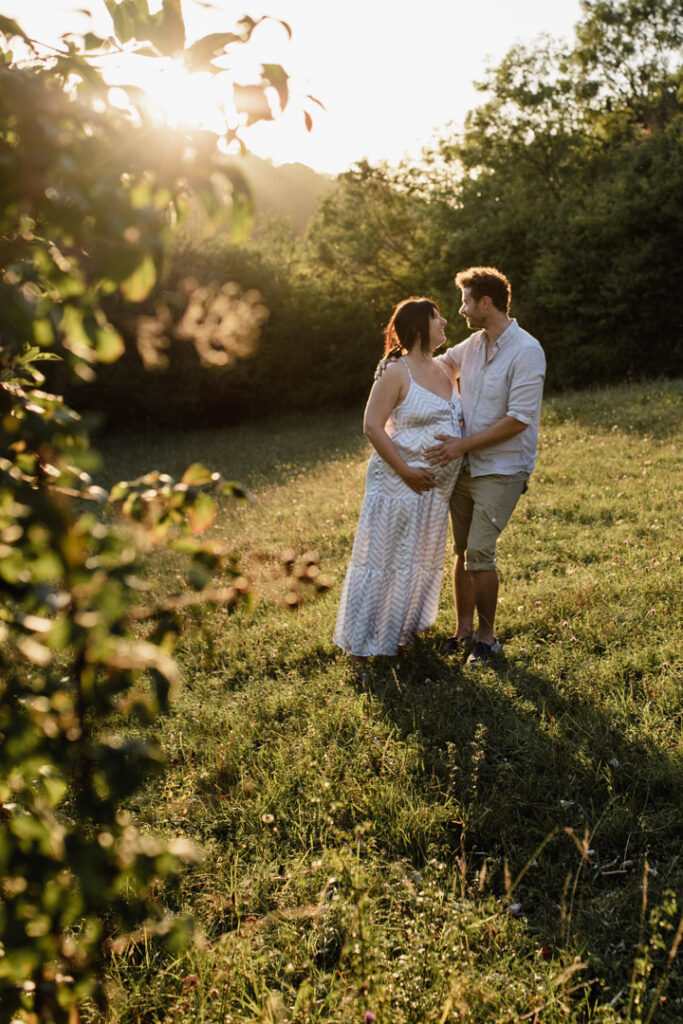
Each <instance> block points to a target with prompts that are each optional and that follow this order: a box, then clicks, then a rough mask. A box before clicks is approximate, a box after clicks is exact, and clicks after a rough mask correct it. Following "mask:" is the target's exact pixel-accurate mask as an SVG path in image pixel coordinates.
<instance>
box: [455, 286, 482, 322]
mask: <svg viewBox="0 0 683 1024" xmlns="http://www.w3.org/2000/svg"><path fill="white" fill-rule="evenodd" d="M482 302H485V300H484V298H482V299H480V300H479V302H477V300H476V299H475V298H474V296H473V295H472V290H471V289H470V288H463V290H462V305H461V306H460V309H459V310H458V312H459V313H460V315H461V316H464V317H465V320H467V326H468V327H471V328H474V329H475V330H479V329H480V328H481V327H485V326H486V311H485V309H483V308H482ZM485 305H486V303H485Z"/></svg>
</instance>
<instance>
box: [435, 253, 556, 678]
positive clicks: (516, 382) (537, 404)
mask: <svg viewBox="0 0 683 1024" xmlns="http://www.w3.org/2000/svg"><path fill="white" fill-rule="evenodd" d="M455 284H456V286H457V287H458V288H460V290H461V292H462V305H461V307H460V310H459V312H460V313H461V315H462V316H464V317H465V319H466V320H467V326H468V327H470V328H472V329H474V331H475V333H474V334H472V335H471V336H470V337H469V338H468V339H467V340H466V341H463V342H461V343H460V344H459V345H454V346H453V347H452V348H449V349H448V351H447V352H446V353H445V354H444V355H443V356H440V357H438V358H440V359H442V360H443V362H444V363H445V364H446V365H447V366H448V367H449V368H450V369H452V370H455V371H456V373H457V372H459V374H460V397H461V399H462V404H463V416H464V420H465V436H464V437H463V438H456V437H449V436H446V435H437V436H436V440H437V441H440V442H441V443H440V444H438V445H434V446H433V447H431V448H428V449H427V452H426V456H427V459H428V461H429V462H430V463H431V464H432V465H434V466H443V465H446V463H448V462H450V461H451V460H452V459H457V458H459V457H460V456H461V455H462V456H464V460H463V468H462V470H461V472H460V475H459V477H458V480H457V482H456V485H455V488H454V490H453V495H452V497H451V522H452V525H453V536H454V547H455V566H454V572H453V592H454V597H455V610H456V617H457V628H456V633H455V635H454V636H452V637H450V638H449V640H448V641H447V646H448V649H449V650H451V651H462V652H463V653H464V651H465V650H466V649H468V647H469V645H470V643H471V639H474V641H475V642H474V648H473V649H472V651H471V653H470V654H469V657H468V659H467V664H468V665H469V666H477V665H483V664H486V662H488V661H490V660H491V658H492V657H494V656H495V655H496V654H499V653H501V651H502V648H501V646H500V644H499V643H498V641H497V640H496V636H495V632H494V625H495V617H496V605H497V602H498V574H497V572H496V559H495V553H496V542H497V540H498V537H499V535H500V532H501V530H502V529H503V527H504V526H505V524H506V523H507V521H508V519H509V518H510V516H511V515H512V512H513V510H514V508H515V505H516V504H517V501H518V500H519V497H520V495H521V494H523V493H524V491H525V490H526V488H527V480H528V479H529V476H530V474H531V472H532V470H533V468H534V465H535V462H536V444H537V441H538V423H539V418H540V412H541V400H542V397H543V381H544V379H545V356H544V354H543V349H542V348H541V346H540V345H539V343H538V341H536V339H535V338H533V337H532V336H531V335H530V334H528V333H527V332H526V331H524V330H522V328H521V327H520V326H519V325H518V324H517V321H516V320H514V319H511V317H510V316H509V314H508V310H509V307H510V283H509V281H508V280H507V278H506V277H505V276H504V275H503V274H501V272H500V271H499V270H496V269H495V268H494V267H470V268H469V269H468V270H463V271H461V272H460V273H459V274H457V275H456V278H455ZM475 610H476V612H477V620H478V621H477V632H476V635H475V634H474V633H473V627H474V612H475Z"/></svg>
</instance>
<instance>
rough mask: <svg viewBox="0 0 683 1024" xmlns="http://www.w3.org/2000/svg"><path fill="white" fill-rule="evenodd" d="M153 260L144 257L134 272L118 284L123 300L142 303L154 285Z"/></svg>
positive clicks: (155, 273) (149, 257)
mask: <svg viewBox="0 0 683 1024" xmlns="http://www.w3.org/2000/svg"><path fill="white" fill-rule="evenodd" d="M156 279H157V272H156V268H155V266H154V260H153V259H152V257H151V256H149V255H146V256H145V257H144V259H143V260H142V262H141V263H140V264H139V266H138V267H137V269H136V270H134V271H133V273H132V274H131V275H130V277H127V278H126V280H125V281H122V282H121V284H120V286H119V287H120V289H121V292H122V294H123V296H124V298H126V299H128V301H129V302H143V301H144V300H145V299H146V298H147V296H148V295H149V293H150V292H151V290H152V288H153V287H154V285H155V284H156Z"/></svg>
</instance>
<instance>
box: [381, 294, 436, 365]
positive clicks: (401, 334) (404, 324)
mask: <svg viewBox="0 0 683 1024" xmlns="http://www.w3.org/2000/svg"><path fill="white" fill-rule="evenodd" d="M435 316H439V307H438V306H437V304H436V303H435V302H432V300H431V299H425V298H424V297H420V298H417V297H416V296H414V295H413V296H411V297H410V298H409V299H404V300H403V302H399V303H398V305H397V306H394V310H393V312H392V314H391V319H390V321H389V323H388V324H387V326H386V328H385V330H384V355H385V356H394V357H397V356H400V355H401V354H402V353H403V352H404V351H405V352H410V350H411V349H412V348H413V346H414V345H415V342H416V340H417V339H418V338H419V339H420V348H421V350H422V352H426V353H428V352H429V322H430V320H432V319H433V318H434V317H435Z"/></svg>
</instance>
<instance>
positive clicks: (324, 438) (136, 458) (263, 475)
mask: <svg viewBox="0 0 683 1024" xmlns="http://www.w3.org/2000/svg"><path fill="white" fill-rule="evenodd" d="M361 422H362V410H352V411H351V412H348V411H331V412H327V413H321V412H316V413H315V414H301V415H291V416H280V417H278V418H277V420H273V421H270V420H268V419H264V420H261V421H259V422H257V423H246V424H244V425H243V426H231V427H224V428H222V429H207V430H196V431H177V432H176V431H169V430H166V429H163V430H162V429H160V430H156V431H155V430H149V431H146V432H138V433H135V434H133V433H124V434H119V435H113V436H112V435H104V434H103V435H102V436H100V437H98V438H97V439H96V443H95V446H96V448H98V449H99V451H100V452H101V454H102V456H103V459H104V467H103V469H102V471H101V472H100V474H99V477H98V483H101V484H102V485H103V486H111V485H113V484H114V483H116V482H117V481H119V480H124V479H128V480H131V479H134V478H136V477H138V476H142V475H143V474H144V473H148V472H150V471H151V470H154V469H159V470H162V471H163V472H165V473H169V474H170V475H171V476H174V477H180V476H181V475H182V473H183V472H184V470H185V469H186V468H187V466H188V465H190V464H191V463H192V462H202V463H204V464H205V465H208V466H209V467H210V468H211V469H212V470H218V471H219V472H221V473H222V474H223V476H224V477H225V478H226V479H230V480H238V481H239V482H240V483H241V484H243V485H244V486H245V487H247V488H250V489H256V488H258V487H262V486H265V485H269V484H277V483H283V482H285V481H287V480H289V479H291V478H292V477H296V476H298V475H299V474H301V473H306V472H308V471H310V470H311V469H314V468H315V467H316V466H317V465H318V464H321V463H323V464H324V463H328V462H329V461H330V460H331V459H337V458H351V457H355V456H357V455H359V454H360V453H361V452H363V451H364V450H366V448H367V444H368V443H367V441H366V439H365V437H364V435H363V432H362V429H361Z"/></svg>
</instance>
